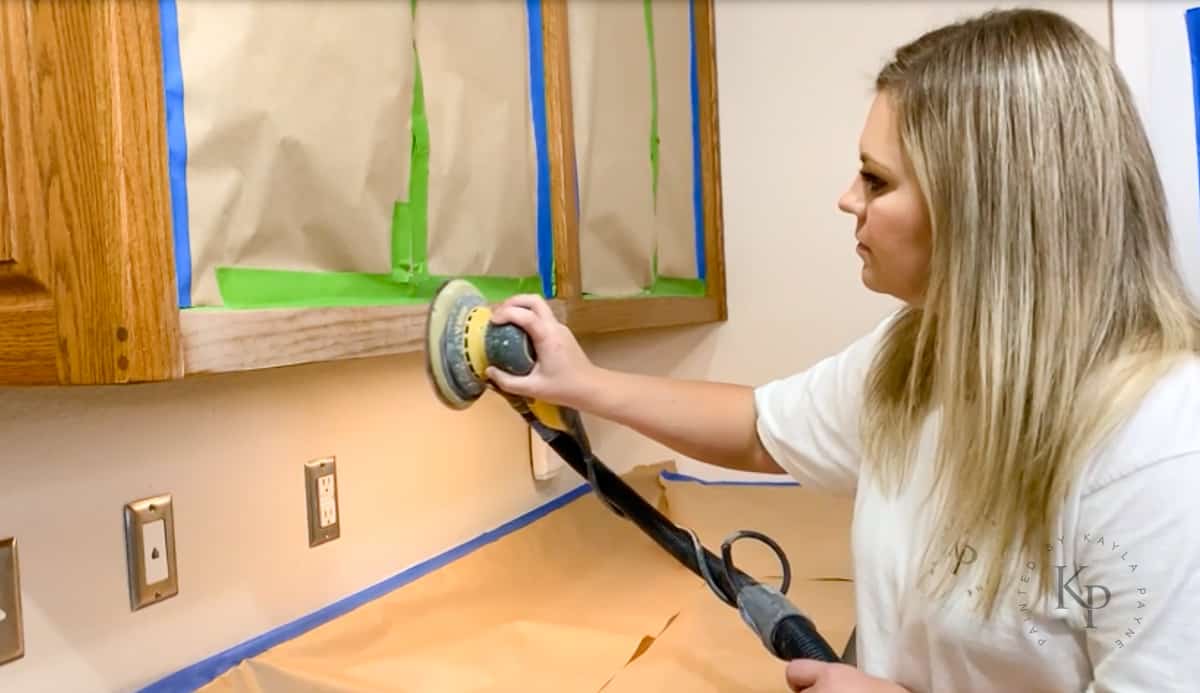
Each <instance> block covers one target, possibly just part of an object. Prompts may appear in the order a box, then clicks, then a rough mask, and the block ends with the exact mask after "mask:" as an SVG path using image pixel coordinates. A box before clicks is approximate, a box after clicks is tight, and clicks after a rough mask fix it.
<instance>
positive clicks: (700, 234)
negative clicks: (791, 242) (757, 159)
mask: <svg viewBox="0 0 1200 693" xmlns="http://www.w3.org/2000/svg"><path fill="white" fill-rule="evenodd" d="M688 26H689V28H690V32H689V33H690V34H691V62H692V69H691V83H692V210H693V213H694V214H695V217H696V272H697V276H698V277H699V278H700V279H705V278H707V275H708V267H707V262H706V260H705V255H704V175H703V168H702V167H701V165H700V74H699V72H698V69H697V58H696V3H695V2H691V1H690V0H689V2H688Z"/></svg>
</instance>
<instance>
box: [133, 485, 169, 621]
mask: <svg viewBox="0 0 1200 693" xmlns="http://www.w3.org/2000/svg"><path fill="white" fill-rule="evenodd" d="M125 560H126V563H127V564H128V567H129V606H130V608H131V609H132V610H133V611H137V610H138V609H142V608H144V607H147V606H150V605H151V604H157V603H159V602H161V601H163V600H164V599H170V598H171V597H174V596H175V595H177V594H179V576H178V575H177V574H176V572H175V509H174V504H173V503H172V501H171V496H170V494H166V495H162V496H155V497H153V498H144V499H142V500H139V501H134V502H132V503H128V504H126V505H125Z"/></svg>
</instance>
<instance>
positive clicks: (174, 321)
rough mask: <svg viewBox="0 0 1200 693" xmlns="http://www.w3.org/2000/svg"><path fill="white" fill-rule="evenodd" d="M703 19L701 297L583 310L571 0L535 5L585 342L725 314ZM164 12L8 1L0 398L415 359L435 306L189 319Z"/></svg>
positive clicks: (569, 292) (565, 283)
mask: <svg viewBox="0 0 1200 693" xmlns="http://www.w3.org/2000/svg"><path fill="white" fill-rule="evenodd" d="M688 1H689V2H692V3H693V5H694V8H693V9H694V13H695V33H696V36H695V40H696V59H697V79H698V86H699V94H698V96H699V107H700V113H699V121H700V150H701V151H700V155H701V173H702V185H703V197H704V204H703V216H704V219H703V221H704V234H705V237H704V243H705V257H706V267H707V272H706V277H705V281H706V293H705V295H704V296H698V297H654V296H648V297H634V298H585V297H584V296H583V294H582V291H581V281H580V271H581V263H580V257H579V229H578V221H577V218H576V215H575V213H574V210H575V209H576V205H577V200H576V199H575V194H576V193H575V190H576V188H575V180H574V176H575V147H574V127H573V116H572V110H571V75H570V59H569V56H570V46H569V45H568V39H567V36H568V34H567V11H568V7H567V0H543V1H542V7H541V10H542V27H543V32H542V37H541V39H542V42H543V58H544V61H545V63H544V70H545V87H546V111H547V113H546V117H547V133H548V140H549V153H550V159H551V160H550V169H551V181H550V182H551V211H552V225H553V246H554V248H553V251H554V272H555V285H556V296H555V297H554V298H553V299H551V301H550V304H551V306H552V308H553V309H554V311H555V314H556V315H557V316H558V317H559V319H560V320H562V321H563V322H564V323H566V324H567V325H568V326H570V327H571V329H572V330H573V331H574V332H575V333H576V334H579V335H588V334H596V333H607V332H618V331H627V330H636V329H645V328H652V327H667V326H679V325H693V324H702V323H712V322H719V321H723V320H725V319H726V317H727V303H726V298H725V292H726V289H725V271H724V235H723V225H722V217H723V214H722V201H721V185H720V155H719V135H718V131H719V127H718V117H717V112H718V109H717V79H716V47H715V27H714V22H713V0H688ZM159 39H160V37H159V9H158V3H152V2H126V1H125V0H90V1H89V2H54V1H52V0H8V1H6V2H3V3H0V385H51V384H62V385H74V384H115V383H130V382H146V381H160V380H171V379H176V378H181V377H184V376H187V375H195V374H207V373H222V372H232V371H245V370H255V369H261V368H272V367H280V366H289V365H296V364H302V363H313V362H320V361H334V360H339V359H349V358H364V357H374V356H384V355H394V354H403V353H408V352H419V351H421V350H422V349H423V348H424V344H423V341H424V333H425V315H426V311H427V306H425V305H407V306H370V307H355V306H348V307H330V308H302V309H262V310H234V309H229V310H222V309H182V310H181V309H180V308H179V307H178V303H177V292H176V275H175V265H174V262H173V260H172V258H173V252H174V249H173V235H172V229H171V214H170V210H171V195H170V184H169V173H168V162H167V156H166V152H167V147H166V122H165V117H166V116H165V104H164V93H163V73H162V54H161V43H160V40H159Z"/></svg>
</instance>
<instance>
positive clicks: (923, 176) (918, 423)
mask: <svg viewBox="0 0 1200 693" xmlns="http://www.w3.org/2000/svg"><path fill="white" fill-rule="evenodd" d="M876 89H877V91H878V93H880V94H883V95H886V96H887V97H888V98H889V99H890V100H891V102H892V104H893V107H894V109H895V113H896V117H897V119H898V126H899V131H900V138H901V143H902V146H903V150H904V152H905V155H906V156H907V157H908V160H909V162H908V163H909V164H910V165H911V167H912V170H913V172H914V174H915V177H916V179H917V181H918V183H919V185H920V187H921V190H922V194H923V196H924V201H925V204H926V206H927V208H928V211H929V216H930V221H931V226H932V240H931V243H932V256H931V260H930V272H929V283H928V289H927V291H926V293H925V296H924V300H923V301H922V302H920V304H919V305H913V306H910V307H907V308H906V309H904V310H903V311H902V312H901V314H900V315H899V317H898V318H897V320H896V321H895V322H894V323H893V324H892V326H891V327H890V329H889V331H888V333H887V334H886V336H885V338H884V341H883V345H882V347H881V349H880V352H879V354H878V356H877V358H876V361H875V363H874V364H873V366H872V369H871V371H870V374H869V376H868V380H867V385H866V388H867V389H866V393H865V397H866V406H865V412H864V418H863V423H864V432H863V435H864V444H865V451H866V455H865V456H866V458H867V464H868V465H871V466H872V467H873V468H876V469H877V470H878V471H879V474H877V475H876V478H877V479H878V481H879V483H881V484H882V485H883V486H884V488H885V489H886V490H889V492H890V491H895V490H897V489H899V488H900V487H901V486H902V485H903V484H904V483H905V482H906V481H907V480H908V479H910V478H911V472H912V471H913V463H914V459H915V457H914V453H915V447H916V446H917V445H918V441H919V438H920V435H921V432H922V430H923V429H924V426H925V423H926V420H927V418H928V417H929V416H930V415H932V414H936V415H937V416H938V417H939V418H940V425H939V427H938V435H937V437H936V451H935V453H934V454H935V457H934V459H935V462H934V468H933V478H934V479H935V483H934V489H935V493H936V498H935V499H934V501H935V503H934V504H933V505H931V507H932V508H936V509H937V513H936V514H935V516H934V526H935V528H936V531H935V533H934V536H935V540H934V544H933V545H932V546H930V547H928V551H929V555H928V556H927V559H928V560H929V561H930V563H927V564H926V565H938V563H937V561H938V557H944V556H948V555H949V554H950V553H951V552H952V551H953V550H954V547H955V546H956V545H957V542H960V541H967V542H969V543H970V544H971V546H973V547H974V548H975V549H976V551H977V555H978V556H980V557H981V558H982V557H984V556H991V557H992V558H990V559H985V560H981V564H983V563H985V561H986V565H984V568H983V569H984V570H986V571H987V572H986V573H985V580H984V582H983V583H973V584H979V585H980V586H981V587H983V590H982V595H983V599H982V605H983V607H984V609H985V611H986V612H987V613H988V614H991V613H993V609H994V607H995V605H996V602H997V599H998V595H999V594H1000V592H1001V590H1002V588H1003V585H1004V584H1005V581H1006V579H1007V578H1008V577H1011V572H1010V571H1011V570H1013V566H1012V565H1010V564H1008V562H1009V561H1012V560H1014V559H1015V557H1018V556H1028V555H1030V554H1029V553H1026V552H1028V551H1035V550H1039V549H1040V550H1041V551H1042V553H1039V554H1036V555H1039V556H1045V555H1046V554H1045V553H1044V551H1045V547H1047V546H1049V545H1051V544H1052V538H1053V536H1054V533H1055V527H1056V521H1057V519H1058V512H1059V511H1060V509H1061V505H1062V502H1063V500H1064V499H1065V498H1066V497H1067V495H1068V493H1069V491H1070V489H1071V487H1072V485H1073V484H1074V483H1075V482H1076V480H1077V478H1078V476H1079V474H1080V472H1081V469H1082V466H1083V464H1084V463H1085V462H1086V459H1087V456H1088V453H1089V452H1090V451H1092V450H1094V449H1095V447H1096V446H1097V445H1099V444H1100V443H1101V442H1102V439H1103V438H1104V436H1105V435H1106V434H1109V433H1111V431H1112V430H1113V429H1114V428H1115V426H1116V425H1118V424H1119V423H1120V422H1121V420H1122V418H1123V417H1126V416H1128V414H1129V413H1130V412H1131V411H1132V410H1133V408H1134V407H1135V406H1136V405H1137V403H1138V402H1139V400H1140V399H1141V398H1142V397H1143V396H1144V395H1145V394H1146V392H1147V391H1148V389H1149V388H1150V386H1152V385H1153V384H1154V382H1155V381H1156V380H1157V379H1158V378H1159V377H1160V376H1161V375H1162V374H1163V373H1164V372H1165V371H1166V370H1167V369H1168V368H1170V367H1171V366H1172V365H1173V364H1174V363H1176V362H1177V361H1178V359H1179V358H1180V357H1185V356H1190V355H1192V354H1194V353H1196V352H1197V350H1198V348H1200V319H1198V318H1197V313H1196V311H1195V308H1194V306H1193V305H1192V304H1191V302H1190V300H1189V297H1188V295H1187V292H1186V289H1185V288H1184V285H1183V282H1182V281H1181V278H1180V276H1179V275H1178V273H1177V270H1176V268H1175V265H1174V261H1173V257H1172V239H1171V232H1170V229H1169V227H1168V223H1167V212H1166V203H1165V197H1164V193H1163V189H1162V184H1161V181H1160V179H1159V176H1158V172H1157V168H1156V166H1155V161H1154V157H1153V154H1152V152H1151V149H1150V144H1149V142H1148V139H1147V137H1146V134H1145V132H1144V131H1143V129H1142V125H1141V123H1140V121H1139V119H1138V116H1137V113H1136V111H1135V106H1134V103H1133V100H1132V98H1131V96H1130V93H1129V90H1128V88H1127V87H1126V85H1125V83H1124V81H1123V79H1122V77H1121V75H1120V74H1119V71H1118V70H1117V68H1116V67H1115V65H1114V63H1113V61H1112V60H1111V58H1110V56H1109V55H1108V54H1107V52H1106V51H1105V50H1104V49H1103V48H1102V47H1101V46H1099V45H1098V44H1097V43H1096V42H1095V41H1094V40H1092V39H1091V38H1090V37H1089V36H1088V35H1087V34H1086V33H1085V32H1084V31H1083V30H1082V29H1080V28H1079V27H1078V26H1077V25H1075V24H1074V23H1072V22H1071V21H1069V20H1067V19H1065V18H1063V17H1061V16H1059V15H1056V14H1053V13H1049V12H1044V11H1037V10H1007V11H994V12H990V13H988V14H985V15H983V16H980V17H977V18H974V19H971V20H967V21H962V22H959V23H956V24H952V25H949V26H946V27H943V28H940V29H937V30H935V31H932V32H930V33H928V34H926V35H924V36H922V37H920V38H918V39H917V40H915V41H914V42H912V43H910V44H908V45H905V46H903V47H902V48H900V49H899V50H898V51H897V52H896V54H895V56H894V59H893V60H892V61H891V62H890V63H888V64H887V65H886V66H885V67H884V68H883V70H882V71H881V72H880V74H879V76H878V79H877V81H876ZM898 453H899V454H898ZM942 563H943V564H945V565H949V564H950V561H942ZM1048 563H1049V561H1039V572H1040V575H1039V580H1038V582H1037V583H1036V585H1035V586H1037V587H1040V588H1041V589H1045V588H1046V587H1047V586H1048V585H1049V584H1050V580H1051V577H1050V576H1051V572H1050V571H1051V570H1052V567H1051V566H1050V565H1048ZM1021 564H1023V563H1018V565H1021ZM931 572H934V571H931ZM942 578H943V585H944V584H945V579H946V578H948V575H947V574H945V573H944V572H943V575H942Z"/></svg>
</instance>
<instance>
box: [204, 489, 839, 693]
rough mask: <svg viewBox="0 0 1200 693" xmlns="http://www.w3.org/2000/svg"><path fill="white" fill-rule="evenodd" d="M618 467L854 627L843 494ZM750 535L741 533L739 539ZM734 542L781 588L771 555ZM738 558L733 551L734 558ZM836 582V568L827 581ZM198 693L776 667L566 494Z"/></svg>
mask: <svg viewBox="0 0 1200 693" xmlns="http://www.w3.org/2000/svg"><path fill="white" fill-rule="evenodd" d="M657 471H658V468H653V467H652V468H641V469H639V470H635V472H633V473H631V474H630V475H627V477H626V478H627V480H628V481H630V483H631V484H632V485H634V487H635V488H636V489H638V491H639V493H641V494H642V495H643V497H646V498H647V499H650V500H652V501H653V500H654V499H655V498H657V499H658V505H659V507H660V509H661V510H662V511H663V512H664V513H666V514H667V515H668V516H669V517H671V518H672V519H673V520H675V521H676V522H677V523H680V524H682V525H684V526H689V525H690V526H693V527H694V528H695V529H696V531H697V532H698V533H699V534H700V535H701V537H702V538H704V540H705V542H706V544H707V545H708V546H709V548H710V549H711V548H715V547H719V544H720V541H721V539H723V538H724V536H725V535H726V534H728V533H729V532H731V531H733V530H735V529H740V528H745V529H757V530H760V531H763V532H765V533H767V534H768V535H769V536H771V537H772V538H773V539H775V540H776V541H778V542H779V543H780V544H781V545H782V546H783V548H784V549H785V551H787V553H788V555H789V557H790V558H791V560H792V563H793V566H794V568H795V569H796V572H795V575H794V578H793V585H792V588H791V590H790V592H789V596H790V597H791V599H792V600H793V602H794V603H796V605H797V606H798V607H799V608H801V609H802V610H804V611H805V612H806V613H808V614H809V615H810V617H812V618H813V619H814V620H815V621H816V623H817V625H818V627H819V629H820V630H821V632H822V634H823V635H824V636H825V637H826V639H827V640H829V642H830V643H831V644H832V645H833V646H834V647H835V649H839V650H840V649H841V647H842V646H843V644H844V643H845V641H846V638H847V637H848V635H849V633H850V630H851V628H852V627H853V606H852V584H851V583H850V581H849V580H846V579H840V578H839V576H841V575H843V574H844V572H845V570H844V569H845V568H846V567H847V566H848V565H849V547H848V545H846V543H845V541H846V537H847V533H848V527H849V517H850V509H851V507H850V501H849V500H846V499H843V500H831V499H828V498H821V497H818V496H816V495H815V494H814V493H812V492H809V491H806V490H803V489H800V488H799V487H795V486H779V487H766V486H753V487H751V486H700V485H698V484H695V483H692V482H675V481H666V480H663V479H660V478H659V477H658V476H657ZM747 543H750V542H747ZM753 553H754V552H753V551H751V550H749V549H747V550H745V551H743V548H742V544H741V543H739V544H738V545H737V547H735V557H737V558H738V563H739V565H741V566H742V567H743V569H744V570H746V571H747V572H749V573H751V574H753V575H755V576H756V577H758V578H760V579H763V580H764V581H768V582H770V583H772V584H778V579H777V576H778V573H779V571H778V567H777V564H775V563H774V562H767V561H765V560H764V561H762V562H757V561H756V560H755V558H754V556H753V555H752V554H753ZM743 556H744V558H743ZM826 578H838V579H826ZM201 690H202V691H205V692H206V693H218V692H224V693H277V692H278V693H282V692H284V691H287V692H288V693H292V692H296V691H306V692H309V693H333V692H334V691H338V692H345V691H364V692H371V691H405V692H420V693H424V692H427V691H428V692H430V693H434V692H436V693H459V692H465V691H471V692H482V691H523V692H542V691H545V692H546V693H550V692H551V691H553V692H554V693H570V692H574V691H579V692H581V693H596V692H597V691H601V690H603V691H605V692H606V693H615V692H620V693H634V692H638V693H648V692H650V691H662V690H686V691H689V692H695V691H712V692H714V693H716V692H718V691H720V692H722V693H726V692H730V691H747V692H749V691H763V692H764V693H765V692H766V691H780V690H785V687H784V684H783V664H782V663H781V662H779V661H778V660H776V659H775V658H774V657H772V656H771V655H769V654H768V653H767V652H766V649H765V648H764V647H763V645H762V644H761V643H760V642H759V641H758V640H757V638H756V636H755V635H754V634H753V633H752V632H750V630H749V629H748V628H747V627H746V626H745V624H744V623H743V622H742V621H741V618H740V616H739V615H738V614H737V612H736V611H735V610H733V609H731V608H730V607H728V606H725V605H724V604H723V603H721V602H719V601H718V600H717V599H716V597H715V596H714V595H713V594H712V593H711V592H710V591H709V589H708V588H707V587H706V586H705V585H704V584H703V583H702V582H701V581H700V580H699V579H698V578H697V577H695V576H694V575H692V574H691V573H690V572H688V571H687V570H686V569H684V568H683V567H682V566H680V565H679V564H677V563H676V562H675V561H674V560H673V559H672V558H670V557H669V556H668V555H667V554H666V553H665V552H663V551H662V550H661V549H660V548H659V547H658V546H657V545H655V544H653V543H652V542H651V541H650V539H648V538H647V537H646V536H645V535H644V534H642V533H641V532H640V531H639V530H638V529H637V528H635V527H634V526H633V525H632V524H631V523H629V522H628V521H627V520H624V519H621V518H619V517H617V516H616V515H614V514H613V513H612V511H610V510H609V509H607V507H605V506H603V505H602V504H601V503H600V502H599V501H598V500H597V499H596V497H595V496H593V495H590V494H589V495H587V496H584V497H582V498H580V499H578V500H575V501H573V502H571V503H570V504H568V505H567V506H565V507H564V508H562V509H559V510H557V511H555V512H553V513H551V514H549V515H547V516H545V517H543V518H541V519H539V520H537V521H535V522H534V523H532V524H531V525H529V526H527V527H525V528H523V529H521V530H518V531H516V532H514V533H512V534H510V535H508V536H505V537H503V538H501V539H500V540H498V541H497V542H495V543H493V544H489V545H487V546H485V547H483V548H481V549H479V550H477V551H475V552H473V553H471V554H469V555H467V556H465V557H463V558H461V559H459V560H457V561H455V562H453V563H451V564H449V565H447V566H445V567H444V568H441V569H440V570H437V571H435V572H433V573H431V574H429V575H426V576H425V577H423V578H421V579H419V580H417V581H416V582H413V583H412V584H410V585H407V586H405V587H402V588H400V589H398V590H396V591H394V592H392V593H390V594H388V595H386V596H384V597H380V598H379V599H377V600H375V601H373V602H371V603H369V604H366V605H364V606H363V607H360V608H358V609H356V610H354V611H352V612H350V613H348V614H346V615H345V616H342V617H340V618H338V619H335V620H334V621H331V622H329V623H327V624H325V625H324V626H321V627H319V628H316V629H314V630H312V631H310V632H308V633H306V634H304V635H301V636H299V637H298V638H296V639H294V640H291V641H289V642H286V643H284V644H282V645H279V646H277V647H275V648H273V649H271V650H268V651H267V652H265V653H263V654H262V655H260V656H258V657H255V658H252V659H249V660H246V661H244V662H243V663H242V664H240V665H239V666H238V667H236V668H234V669H232V670H230V671H229V672H227V673H226V674H225V675H223V676H221V677H220V678H218V679H217V680H216V681H214V682H212V683H211V684H210V685H208V686H206V687H205V688H203V689H201Z"/></svg>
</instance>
